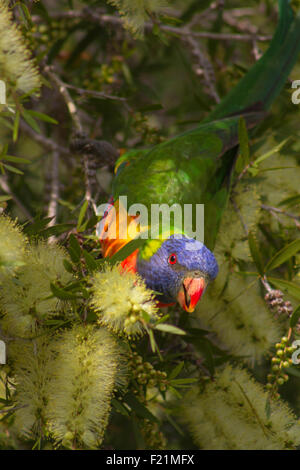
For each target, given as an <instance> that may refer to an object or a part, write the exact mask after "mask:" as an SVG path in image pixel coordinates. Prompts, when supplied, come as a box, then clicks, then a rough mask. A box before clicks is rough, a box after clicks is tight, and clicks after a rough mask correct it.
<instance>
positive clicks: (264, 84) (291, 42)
mask: <svg viewBox="0 0 300 470" xmlns="http://www.w3.org/2000/svg"><path fill="white" fill-rule="evenodd" d="M278 3H279V22H278V26H277V29H276V31H275V34H274V36H273V39H272V41H271V43H270V46H269V48H268V49H267V51H266V52H265V54H264V55H263V56H262V57H261V59H260V60H258V61H257V63H256V64H255V65H254V66H253V67H252V68H251V69H250V70H249V72H248V73H247V74H246V75H245V76H244V78H243V79H242V80H241V81H240V82H239V83H238V85H237V86H236V87H235V88H233V90H232V91H231V92H230V93H229V94H228V95H227V96H226V97H225V98H224V99H223V100H222V101H221V102H220V104H219V105H218V106H217V107H216V108H215V109H214V111H213V112H212V113H211V114H210V115H209V117H208V119H206V121H214V120H218V119H223V118H225V117H226V116H230V115H233V114H242V113H243V112H245V110H253V111H254V110H259V111H267V110H268V109H269V107H270V106H271V104H272V102H273V101H274V100H275V98H276V97H277V95H278V94H279V92H280V90H281V89H282V87H283V86H284V84H285V81H286V79H287V77H288V75H289V73H290V71H291V69H292V67H293V66H294V64H295V62H296V61H297V58H298V55H299V52H300V11H299V10H298V11H297V12H294V11H293V9H292V7H291V5H290V3H291V2H290V0H279V1H278Z"/></svg>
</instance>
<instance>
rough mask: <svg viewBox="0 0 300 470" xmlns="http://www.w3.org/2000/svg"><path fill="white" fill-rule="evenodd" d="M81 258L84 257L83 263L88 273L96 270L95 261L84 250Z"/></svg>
mask: <svg viewBox="0 0 300 470" xmlns="http://www.w3.org/2000/svg"><path fill="white" fill-rule="evenodd" d="M83 256H84V259H85V262H86V267H87V268H88V270H89V271H90V272H93V271H95V270H96V269H97V268H98V265H97V263H96V260H95V259H94V258H93V257H92V255H91V254H90V253H89V252H88V251H86V250H83Z"/></svg>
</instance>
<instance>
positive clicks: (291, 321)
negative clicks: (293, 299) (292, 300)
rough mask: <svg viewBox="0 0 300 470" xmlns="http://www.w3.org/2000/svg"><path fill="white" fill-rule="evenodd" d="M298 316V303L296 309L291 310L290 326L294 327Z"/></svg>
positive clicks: (299, 313) (299, 314)
mask: <svg viewBox="0 0 300 470" xmlns="http://www.w3.org/2000/svg"><path fill="white" fill-rule="evenodd" d="M299 318H300V305H298V307H297V308H296V310H294V311H293V313H292V316H291V318H290V327H291V328H294V327H295V326H296V325H297V323H298V320H299Z"/></svg>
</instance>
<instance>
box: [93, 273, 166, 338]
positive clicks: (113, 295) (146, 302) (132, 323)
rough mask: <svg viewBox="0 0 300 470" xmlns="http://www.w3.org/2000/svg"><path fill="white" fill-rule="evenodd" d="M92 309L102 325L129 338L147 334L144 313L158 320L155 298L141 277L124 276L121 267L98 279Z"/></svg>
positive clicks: (94, 285) (95, 279)
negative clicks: (144, 325)
mask: <svg viewBox="0 0 300 470" xmlns="http://www.w3.org/2000/svg"><path fill="white" fill-rule="evenodd" d="M91 306H92V308H93V309H94V310H95V312H96V313H97V316H98V323H99V324H100V325H104V326H106V327H107V328H109V329H110V330H112V331H114V332H115V333H117V334H119V335H122V334H126V335H127V336H129V337H131V336H133V337H134V336H137V335H142V334H144V332H145V329H144V327H143V322H144V320H143V316H142V312H143V311H144V312H146V314H147V315H148V316H149V317H150V319H154V320H155V319H157V312H158V309H157V307H156V304H155V301H154V294H153V293H152V292H151V291H150V290H148V289H147V288H146V285H145V283H144V281H143V280H142V279H141V278H140V277H139V276H137V275H136V274H134V273H131V272H121V271H120V268H119V267H118V266H114V267H107V268H106V271H105V272H99V273H97V274H96V275H95V277H94V278H93V280H92V298H91Z"/></svg>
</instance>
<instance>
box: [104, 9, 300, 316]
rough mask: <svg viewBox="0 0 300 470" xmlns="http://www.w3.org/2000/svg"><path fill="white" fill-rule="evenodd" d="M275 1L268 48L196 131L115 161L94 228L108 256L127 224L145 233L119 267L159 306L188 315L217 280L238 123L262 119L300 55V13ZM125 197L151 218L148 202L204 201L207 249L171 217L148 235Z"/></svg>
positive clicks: (249, 125)
mask: <svg viewBox="0 0 300 470" xmlns="http://www.w3.org/2000/svg"><path fill="white" fill-rule="evenodd" d="M278 3H279V21H278V26H277V29H276V31H275V34H274V37H273V39H272V41H271V43H270V46H269V48H268V50H267V51H266V52H265V54H264V55H263V56H262V58H261V59H260V60H258V61H257V62H256V64H255V65H254V66H253V67H252V68H251V69H250V70H249V71H248V73H247V74H246V75H245V76H244V77H243V78H242V80H241V81H240V82H239V83H238V85H237V86H236V87H235V88H234V89H233V90H232V91H231V92H230V93H229V94H228V95H227V96H226V97H225V98H224V99H223V100H222V101H221V102H220V103H219V104H218V105H217V106H216V108H215V109H214V111H213V112H212V113H211V114H210V115H209V116H208V118H206V119H205V120H204V121H203V122H202V123H200V124H199V125H198V126H197V127H196V128H195V129H192V130H190V131H187V132H184V133H183V134H180V135H178V136H176V137H174V138H172V139H170V140H168V141H166V142H163V143H161V144H158V145H156V146H154V147H153V148H151V149H146V150H134V151H130V152H127V153H126V154H125V155H122V157H120V159H119V160H118V161H117V165H116V175H115V178H114V181H113V194H112V200H111V201H110V203H109V205H108V207H107V210H106V213H105V214H104V217H103V219H102V221H101V223H100V224H99V226H98V229H97V233H98V234H99V236H100V238H101V244H102V250H103V256H104V257H107V256H109V257H110V256H112V255H113V254H114V253H116V252H117V251H119V250H120V249H121V248H122V247H123V246H124V245H126V244H127V243H128V242H129V241H130V240H132V239H133V238H135V237H136V236H137V235H136V233H137V232H135V231H134V230H133V231H132V233H131V234H130V230H126V233H125V235H124V233H123V234H121V232H122V230H123V226H124V223H125V222H126V223H127V224H128V223H129V226H131V228H132V227H133V228H137V227H138V228H139V230H140V233H143V234H147V235H148V236H149V237H150V238H148V239H146V240H145V243H144V245H143V246H142V247H141V248H138V249H136V250H135V251H134V252H133V253H131V254H130V255H129V256H128V257H127V258H126V259H125V260H124V261H123V262H122V267H123V268H124V269H129V270H132V271H136V272H138V273H139V274H140V275H141V276H142V277H143V278H144V280H145V282H146V285H147V287H149V288H150V289H152V290H154V291H155V292H157V293H158V301H159V302H160V304H161V305H171V304H174V303H176V301H178V302H179V304H180V305H181V306H182V307H183V308H184V309H185V310H186V311H188V312H192V311H193V310H194V309H195V306H196V304H197V303H198V301H199V299H200V298H201V295H202V294H203V292H204V290H205V288H206V286H207V284H208V283H209V282H210V281H211V280H213V279H214V278H215V277H216V276H217V273H218V265H217V262H216V259H215V257H214V255H213V253H212V251H211V250H213V248H214V243H215V239H216V235H217V233H218V228H219V224H220V220H221V216H222V212H223V210H224V208H225V207H226V203H227V200H228V195H229V190H230V177H231V174H232V170H233V168H234V165H235V161H236V156H237V151H238V145H239V138H238V127H239V120H240V118H241V117H243V118H244V120H245V122H246V125H247V128H248V129H251V128H253V127H254V126H255V125H256V124H257V123H258V122H260V121H261V119H262V118H263V117H264V116H265V115H266V112H267V111H268V109H269V108H270V106H271V104H272V102H273V101H274V99H275V98H276V96H277V95H278V94H279V92H280V90H281V89H282V87H283V85H284V83H285V81H286V79H287V77H288V75H289V73H290V71H291V69H292V67H293V65H294V64H295V62H296V60H297V57H298V53H299V51H300V12H299V11H298V12H294V10H293V8H292V7H291V5H290V2H289V0H279V2H278ZM124 196H126V197H127V199H126V203H127V207H129V206H132V205H133V204H139V205H143V207H145V208H146V209H147V210H148V213H149V214H150V210H151V207H153V204H158V205H161V204H168V205H169V206H172V205H173V204H175V205H177V206H178V205H179V206H180V207H183V206H184V205H185V204H190V205H192V207H195V205H196V204H204V214H205V217H204V234H205V240H204V242H205V244H203V243H202V242H201V241H199V240H197V239H196V240H195V239H194V238H191V236H190V235H189V234H188V233H187V231H186V230H185V229H182V225H181V224H178V223H177V225H176V222H174V220H175V219H174V218H173V219H172V222H171V229H170V230H166V227H164V226H163V224H162V223H161V224H160V225H159V228H158V233H159V237H156V238H153V236H152V238H151V236H150V230H149V229H150V226H149V223H148V224H147V223H142V221H141V218H140V216H141V214H140V215H139V216H138V215H137V214H136V213H135V214H133V215H132V213H131V215H130V213H129V212H128V209H127V207H126V205H125V204H124V202H123V199H124ZM136 207H137V206H136ZM139 207H141V206H139ZM117 216H118V217H117ZM138 224H139V225H138ZM150 225H151V222H150ZM179 225H180V226H179ZM127 226H128V225H127ZM112 227H114V229H115V230H114V233H115V236H112V232H113V231H112ZM103 234H106V235H105V236H103Z"/></svg>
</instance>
